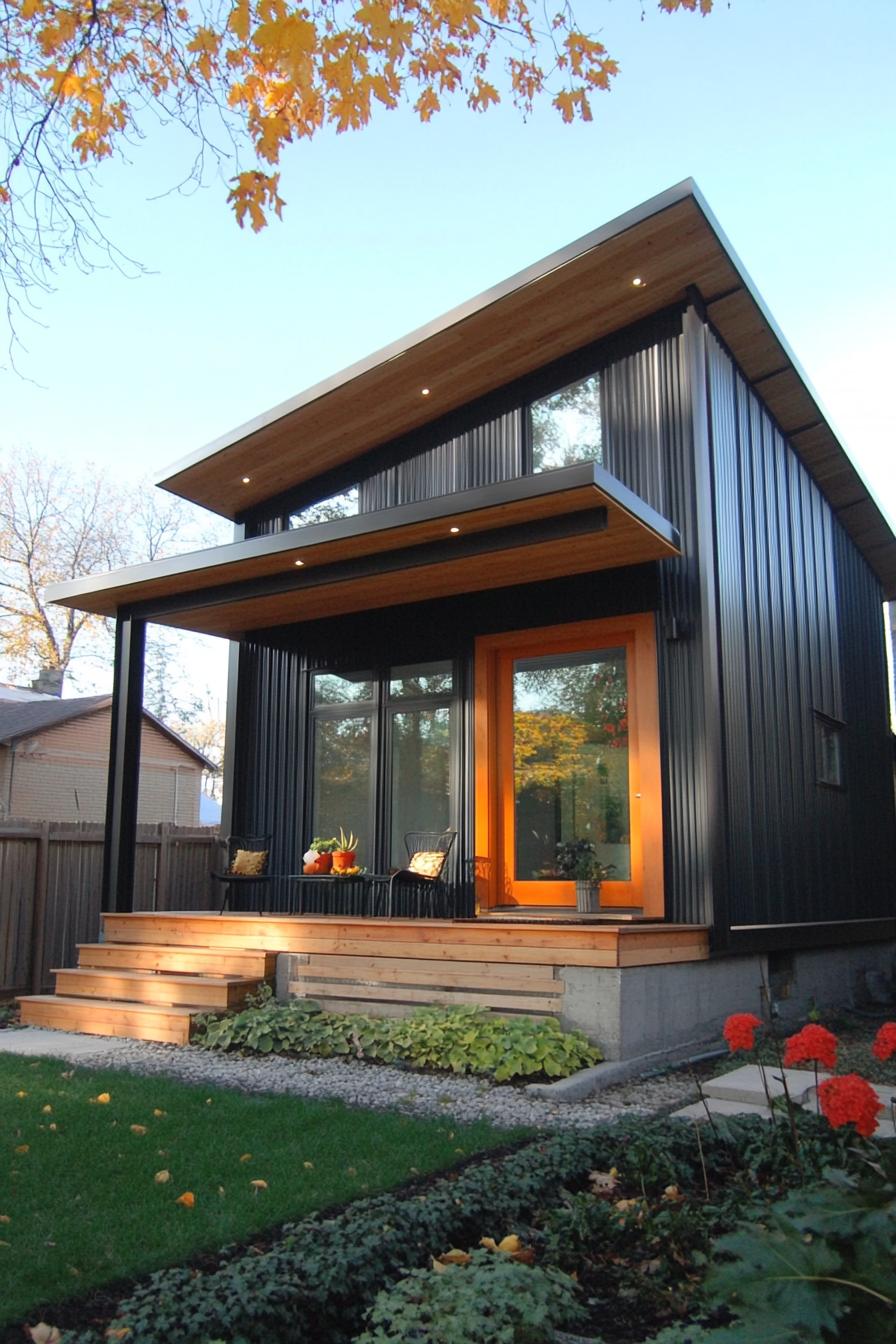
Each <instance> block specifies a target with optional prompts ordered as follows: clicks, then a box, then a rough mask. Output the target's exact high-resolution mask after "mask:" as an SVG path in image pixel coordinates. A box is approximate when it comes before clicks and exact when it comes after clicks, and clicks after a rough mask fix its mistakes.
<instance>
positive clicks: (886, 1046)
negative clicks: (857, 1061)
mask: <svg viewBox="0 0 896 1344" xmlns="http://www.w3.org/2000/svg"><path fill="white" fill-rule="evenodd" d="M871 1052H872V1054H874V1055H876V1056H877V1058H878V1059H889V1058H890V1056H891V1055H896V1022H885V1023H884V1024H883V1026H882V1027H881V1029H880V1031H879V1032H878V1033H877V1035H876V1036H875V1038H874V1044H873V1045H872V1047H871Z"/></svg>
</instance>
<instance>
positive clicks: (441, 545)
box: [47, 462, 679, 638]
mask: <svg viewBox="0 0 896 1344" xmlns="http://www.w3.org/2000/svg"><path fill="white" fill-rule="evenodd" d="M678 554H679V539H678V534H677V532H676V530H675V528H674V527H673V526H672V525H671V524H670V523H669V522H667V521H666V519H665V518H662V517H660V515H659V514H657V513H655V512H654V510H653V509H651V508H650V507H649V506H648V505H647V504H645V503H644V501H643V500H641V499H639V498H638V496H637V495H635V494H633V493H632V492H631V491H630V490H629V489H627V487H625V486H624V485H622V484H621V483H620V482H619V481H617V480H616V479H615V478H614V477H612V476H610V474H609V473H608V472H606V471H604V470H603V468H602V467H599V466H597V465H596V464H595V463H591V462H588V463H581V464H578V465H576V466H572V467H565V468H563V469H562V470H559V471H551V472H546V473H545V474H544V475H540V476H525V477H519V478H517V479H514V480H510V481H502V482H499V483H498V484H496V485H490V486H484V487H481V488H479V489H476V490H466V491H461V492H459V493H457V494H452V495H441V496H439V497H438V498H435V499H428V500H425V501H423V502H421V503H418V504H406V505H402V506H401V507H398V508H393V509H382V510H380V511H379V512H376V513H369V514H362V515H360V516H358V517H355V518H341V519H339V520H337V521H335V522H330V523H319V524H317V525H316V526H314V527H304V528H297V529H295V530H293V531H290V532H279V533H276V534H274V535H273V536H267V537H255V538H252V539H251V540H250V541H241V542H233V543H232V544H231V545H229V546H218V547H215V548H214V549H213V550H208V551H197V552H193V553H192V554H189V555H180V556H173V557H172V558H170V559H167V560H158V561H154V562H153V563H151V564H146V565H135V566H132V567H131V568H129V569H122V570H118V571H116V572H115V573H113V574H104V575H100V576H98V577H96V578H87V579H77V580H74V581H71V582H66V583H57V584H53V585H52V587H50V588H49V589H48V591H47V597H48V598H49V599H50V600H51V601H53V602H58V603H61V604H62V605H63V606H70V607H75V608H77V609H78V610H79V611H92V612H95V613H97V614H98V615H102V616H113V615H116V614H119V613H129V614H132V615H134V616H137V617H140V618H142V619H145V620H150V621H155V622H158V623H160V624H164V625H173V626H179V627H181V628H183V629H187V630H196V631H201V632H203V633H206V634H212V635H222V636H225V637H228V638H237V637H239V636H240V635H242V634H244V633H246V632H247V631H251V630H260V629H266V628H271V627H276V626H280V625H291V624H294V623H296V622H299V621H305V620H313V619H316V618H318V617H321V616H327V615H334V614H338V613H345V612H353V611H363V610H366V609H368V608H376V607H385V606H394V605H399V604H402V603H408V602H418V601H425V600H427V599H430V598H438V597H446V596H449V595H451V594H455V593H466V592H477V591H480V590H482V589H485V588H502V587H508V586H510V585H513V584H518V583H527V582H535V581H538V580H544V579H553V578H559V577H562V576H563V575H570V574H582V573H586V572H590V571H592V570H600V569H610V568H613V569H615V568H619V567H621V566H625V565H637V564H644V563H647V562H648V561H651V560H659V559H663V558H664V557H666V556H674V555H678Z"/></svg>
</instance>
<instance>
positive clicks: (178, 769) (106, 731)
mask: <svg viewBox="0 0 896 1344" xmlns="http://www.w3.org/2000/svg"><path fill="white" fill-rule="evenodd" d="M111 720H112V697H111V696H109V695H94V696H87V697H85V698H83V699H71V700H60V699H59V698H58V697H57V696H55V695H40V694H35V693H34V692H31V691H24V690H22V689H21V688H19V687H0V816H6V817H20V818H31V819H34V820H39V821H102V820H104V819H105V816H106V789H107V784H108V777H109V735H110V727H111ZM213 768H214V767H213V766H212V764H211V762H210V761H208V760H206V758H205V757H204V756H203V755H202V754H201V752H198V751H196V750H195V749H194V748H193V747H191V746H190V744H189V743H188V742H185V741H184V740H183V738H181V737H179V736H178V734H177V733H174V732H172V731H171V730H170V729H169V728H166V727H165V725H164V724H163V723H161V722H160V721H159V720H158V719H157V718H155V716H154V715H152V714H149V713H147V712H145V711H144V714H143V724H142V729H141V741H140V788H139V806H138V820H139V821H141V822H158V821H170V822H174V823H176V824H177V825H179V826H197V825H199V824H200V795H201V783H202V772H203V770H209V769H213Z"/></svg>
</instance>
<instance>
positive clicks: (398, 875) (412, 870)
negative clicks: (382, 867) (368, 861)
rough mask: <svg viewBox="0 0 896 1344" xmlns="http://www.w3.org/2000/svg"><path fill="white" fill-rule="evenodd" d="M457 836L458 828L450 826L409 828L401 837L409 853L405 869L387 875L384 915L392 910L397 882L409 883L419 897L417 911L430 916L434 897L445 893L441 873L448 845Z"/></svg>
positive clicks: (446, 858) (448, 850) (449, 848)
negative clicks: (432, 829)
mask: <svg viewBox="0 0 896 1344" xmlns="http://www.w3.org/2000/svg"><path fill="white" fill-rule="evenodd" d="M456 839H457V831H456V830H454V829H453V828H451V827H449V828H448V829H447V830H445V831H408V832H407V833H406V835H405V837H404V847H405V849H406V850H407V854H408V863H407V867H406V868H399V869H398V870H397V871H396V872H394V873H392V874H390V877H389V896H388V901H387V906H386V914H387V915H388V916H389V917H391V915H392V911H393V909H394V896H395V886H396V883H398V884H399V885H400V884H402V883H409V884H410V883H412V884H413V885H414V886H415V887H416V888H417V890H418V891H419V892H420V896H421V902H420V904H421V908H420V914H421V915H427V916H428V917H429V918H432V917H433V912H434V910H435V900H436V896H437V895H439V894H441V893H444V891H445V882H444V878H443V874H444V872H445V866H446V864H447V862H448V855H449V854H450V853H451V847H452V845H453V844H454V842H455V840H456Z"/></svg>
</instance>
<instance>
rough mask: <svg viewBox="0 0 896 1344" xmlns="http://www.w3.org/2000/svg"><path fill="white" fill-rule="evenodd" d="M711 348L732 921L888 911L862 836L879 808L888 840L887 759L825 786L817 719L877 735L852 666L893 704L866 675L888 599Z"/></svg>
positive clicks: (878, 646)
mask: <svg viewBox="0 0 896 1344" xmlns="http://www.w3.org/2000/svg"><path fill="white" fill-rule="evenodd" d="M707 351H708V354H707V366H708V386H709V396H710V413H711V431H712V446H713V472H714V509H715V517H716V548H717V584H718V611H719V645H720V647H719V665H720V669H721V694H722V715H723V725H724V732H723V741H724V752H725V756H724V777H725V793H726V797H725V803H726V810H727V834H728V854H727V858H728V882H727V887H728V899H729V902H730V909H729V918H730V924H731V925H732V926H738V925H741V926H743V925H746V926H751V925H763V924H786V923H814V922H820V921H828V920H830V921H836V920H838V919H844V918H862V917H871V916H873V915H877V914H886V913H889V911H888V910H887V909H886V908H885V907H884V906H883V905H882V904H881V901H880V899H879V898H878V896H876V895H875V894H874V888H873V884H872V885H870V886H869V884H868V883H867V882H866V881H865V880H864V878H861V877H860V876H859V874H860V869H861V868H862V867H863V866H864V865H862V864H858V866H857V859H858V856H857V855H856V853H855V852H854V850H853V847H852V842H851V836H852V835H855V834H858V832H857V830H856V827H857V825H858V824H859V822H860V819H861V818H862V817H863V816H865V815H866V813H868V812H870V813H871V814H872V815H873V816H874V817H875V821H876V822H877V823H878V828H879V831H878V833H879V838H880V840H881V841H882V842H883V843H884V845H886V844H887V843H889V840H888V837H889V836H892V826H893V823H892V796H891V797H890V804H889V805H890V821H889V825H888V824H887V822H886V819H885V816H884V813H885V810H886V807H885V802H884V800H883V799H882V797H881V790H882V788H883V790H884V791H886V788H887V780H888V775H887V771H886V770H883V771H881V769H880V762H879V760H878V761H876V762H875V770H873V771H872V770H869V771H867V772H865V773H864V774H862V773H861V772H858V771H856V770H855V769H853V771H852V774H851V776H850V780H849V785H848V788H847V789H846V790H838V789H835V788H830V787H826V786H824V785H822V784H819V783H818V782H817V778H818V768H817V760H816V750H817V748H816V717H815V715H816V711H818V712H820V713H822V714H824V715H826V716H828V717H829V718H831V719H833V720H838V721H839V720H844V719H845V720H846V722H847V725H848V727H847V736H848V737H851V736H852V735H853V733H855V734H856V735H861V737H862V739H863V740H866V738H867V726H866V725H864V724H863V725H861V726H860V724H859V722H858V718H860V717H861V715H859V716H858V717H856V711H855V709H854V708H853V707H851V706H847V705H846V704H845V703H844V697H843V694H842V691H841V668H843V669H844V671H845V670H846V669H849V677H850V684H851V685H855V686H856V688H857V689H856V690H855V692H854V694H855V695H856V696H858V700H859V701H860V702H861V703H862V704H863V705H865V706H866V708H867V706H868V705H870V703H872V702H873V701H874V695H875V694H876V695H877V696H878V697H882V695H883V692H882V690H881V683H880V682H879V681H875V688H874V690H873V691H872V690H871V688H870V687H869V686H868V685H867V673H866V672H865V671H864V670H863V671H861V672H860V671H859V667H858V664H863V662H864V659H865V658H867V659H869V660H870V661H871V663H872V664H873V665H874V666H878V665H879V661H880V657H881V656H882V652H883V623H882V613H881V598H880V592H879V591H877V592H876V593H875V592H873V591H872V583H871V579H870V575H868V574H867V571H865V583H864V585H858V580H857V578H856V577H855V564H856V563H857V562H858V563H861V562H859V561H858V557H857V556H856V554H855V548H854V547H853V546H852V543H851V542H849V541H848V540H847V539H845V537H844V536H843V534H842V530H841V529H840V527H839V524H837V522H836V520H835V519H834V518H833V516H832V514H831V510H830V507H829V506H828V504H827V503H826V501H825V500H824V499H823V498H822V496H821V493H820V491H819V490H818V488H817V486H816V485H815V484H814V482H813V481H812V480H811V478H810V477H809V475H808V473H807V471H806V470H805V468H804V467H803V466H802V465H801V463H800V462H799V460H798V459H797V457H796V455H795V454H794V453H793V451H792V450H791V449H790V447H789V445H788V444H787V442H786V440H785V439H784V437H783V436H782V435H781V433H780V431H779V430H778V429H777V427H776V425H775V423H774V422H773V420H772V419H771V417H770V416H769V415H768V413H767V412H766V411H765V409H764V407H763V406H762V404H761V402H760V401H759V398H758V397H757V396H756V394H755V393H754V392H753V390H752V389H751V388H750V387H749V385H748V384H747V383H746V382H745V380H744V378H743V377H742V376H741V374H740V373H739V371H738V370H737V369H736V367H735V366H734V364H733V362H732V360H731V358H730V356H729V355H728V353H727V351H726V350H725V349H724V348H723V347H722V346H721V344H720V343H719V342H718V341H717V340H716V338H715V337H714V335H713V334H712V332H709V333H708V336H707ZM838 557H839V559H838ZM848 557H852V561H853V563H852V565H850V564H849V563H848ZM841 570H842V571H843V573H842V574H841V572H840V571H841ZM844 575H848V576H849V577H850V579H851V582H852V587H851V588H850V589H849V590H848V591H847V588H846V585H845V580H844ZM857 585H858V587H859V588H860V589H861V591H860V592H858V591H857ZM857 627H858V628H857ZM857 674H858V680H857ZM875 676H877V674H875ZM877 704H878V707H879V710H880V706H882V705H883V704H885V700H884V699H882V698H878V700H877ZM880 737H881V741H882V740H883V737H884V735H883V733H881V734H880ZM874 848H875V846H874V844H870V845H869V847H868V853H869V854H870V853H872V852H873V850H874Z"/></svg>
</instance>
